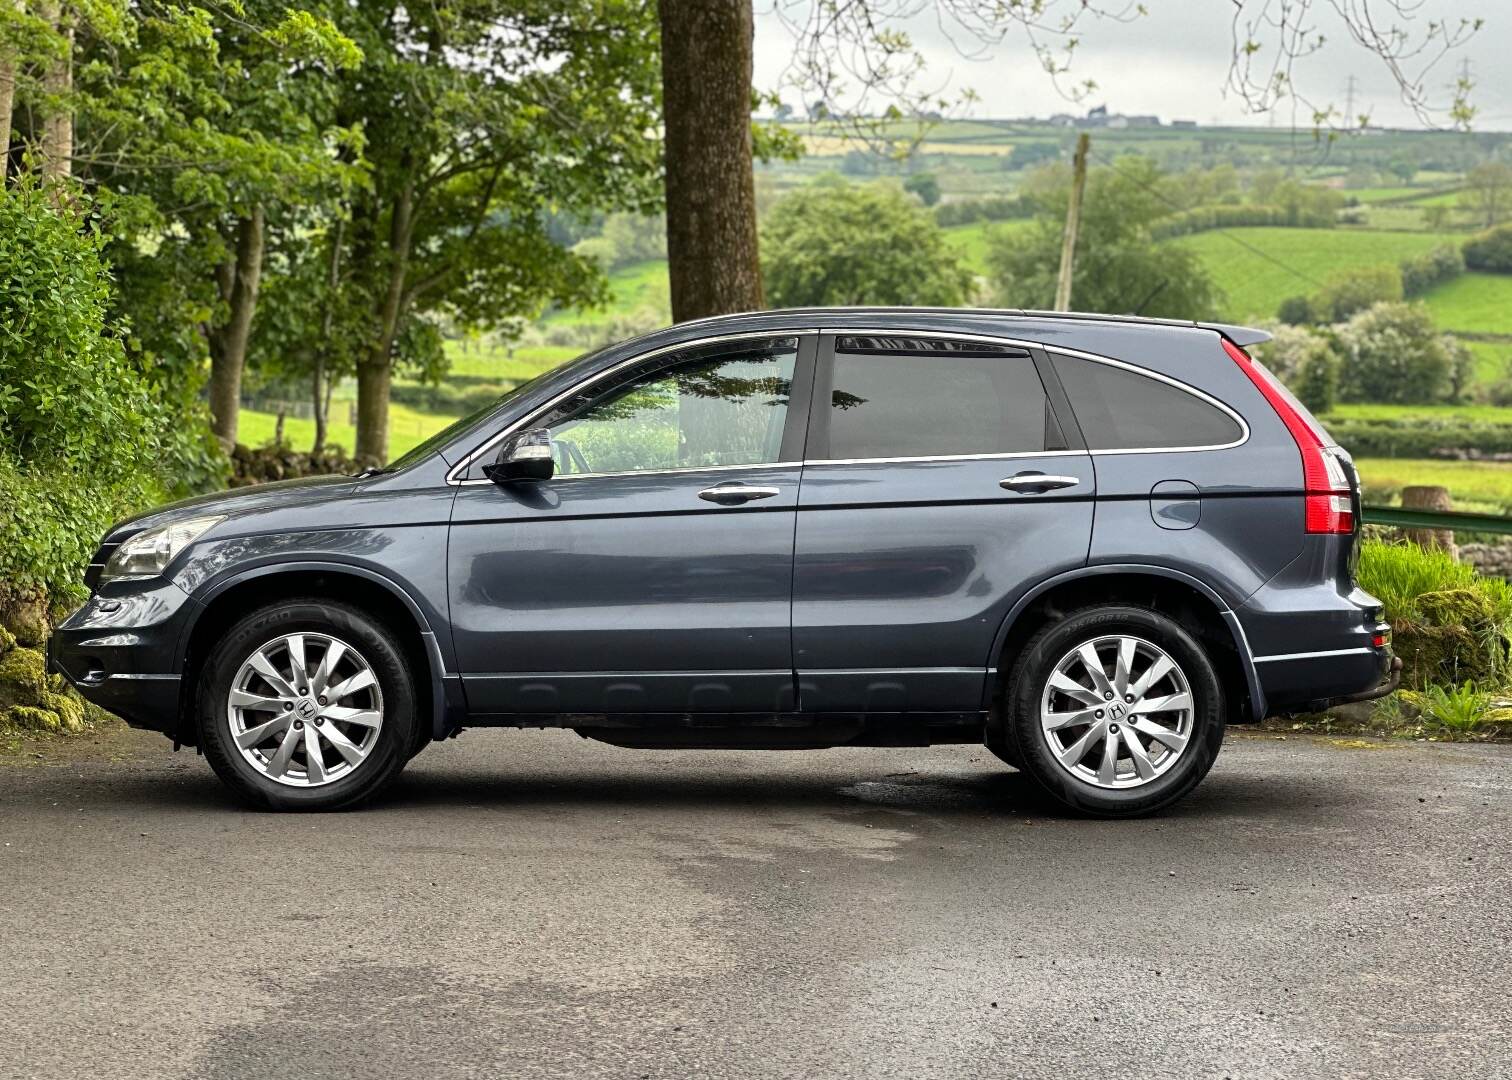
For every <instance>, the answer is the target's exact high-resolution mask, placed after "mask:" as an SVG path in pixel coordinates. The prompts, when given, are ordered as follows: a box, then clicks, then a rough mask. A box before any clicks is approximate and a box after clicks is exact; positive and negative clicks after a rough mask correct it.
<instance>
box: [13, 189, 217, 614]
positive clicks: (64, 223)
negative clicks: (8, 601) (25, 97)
mask: <svg viewBox="0 0 1512 1080" xmlns="http://www.w3.org/2000/svg"><path fill="white" fill-rule="evenodd" d="M100 249H101V239H100V237H99V236H98V235H96V234H95V233H94V232H93V231H91V229H90V228H89V224H88V223H87V222H86V221H84V220H82V219H81V218H80V217H79V215H78V214H77V213H76V212H75V211H73V210H72V209H69V208H68V207H66V206H65V207H62V208H59V207H55V206H54V205H53V204H52V202H51V201H50V200H49V199H48V198H47V197H46V196H45V195H43V194H42V193H41V192H40V191H38V190H36V189H35V188H34V187H32V186H29V185H27V184H25V183H22V184H19V185H17V186H13V187H10V188H7V189H5V190H3V191H0V592H4V591H5V590H10V591H13V592H14V591H17V590H21V591H35V590H38V589H40V590H43V591H45V592H46V593H48V594H50V595H51V596H52V597H53V598H55V599H66V598H69V597H77V596H78V595H79V594H80V593H81V592H82V588H81V577H82V572H83V569H84V565H85V564H86V563H87V562H88V559H89V555H90V553H91V552H92V551H93V550H94V548H95V546H96V544H97V543H98V542H99V539H100V535H101V533H103V532H104V531H105V529H106V527H107V526H109V525H110V523H111V522H112V521H113V520H115V519H116V518H119V517H121V516H123V515H125V514H127V513H129V512H131V511H133V510H135V509H138V508H140V507H142V506H144V505H147V504H150V503H152V502H155V501H160V500H161V499H162V498H163V497H164V496H165V494H167V493H169V492H170V491H173V490H174V489H177V488H180V487H181V483H182V475H181V474H180V473H178V467H179V466H182V465H184V463H185V462H187V461H190V460H192V459H195V457H196V455H199V458H198V460H199V461H200V464H201V465H208V463H210V462H211V461H212V458H211V452H210V451H208V450H205V449H204V448H203V446H202V445H201V446H200V448H199V449H196V440H198V443H199V444H203V442H204V440H205V429H204V427H203V426H202V425H196V424H193V423H185V422H184V420H183V418H182V417H178V416H174V415H172V414H171V413H170V412H169V410H168V409H166V408H165V407H164V406H163V405H162V404H161V402H160V400H159V399H158V397H157V396H156V395H155V393H154V390H153V387H152V385H151V383H150V381H149V379H148V378H147V377H146V374H145V373H144V372H142V371H141V370H140V369H139V368H138V367H137V365H136V364H135V363H134V362H133V361H132V360H131V359H130V358H128V356H127V355H126V351H125V349H124V348H123V346H122V337H123V335H124V333H125V328H124V327H121V326H118V325H115V324H114V323H112V322H111V320H110V317H109V314H108V313H109V303H110V298H111V282H110V278H109V275H108V274H107V272H106V269H105V265H104V262H103V260H102V258H101V253H100ZM0 599H3V597H0Z"/></svg>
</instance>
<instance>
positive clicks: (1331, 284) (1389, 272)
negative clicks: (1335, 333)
mask: <svg viewBox="0 0 1512 1080" xmlns="http://www.w3.org/2000/svg"><path fill="white" fill-rule="evenodd" d="M1401 299H1402V272H1401V271H1400V270H1399V269H1398V268H1397V267H1395V266H1364V267H1360V268H1359V269H1357V270H1350V271H1347V272H1345V273H1341V274H1335V275H1334V276H1333V277H1331V278H1329V279H1328V281H1326V282H1324V284H1323V288H1322V289H1321V290H1320V291H1319V293H1318V295H1317V296H1315V297H1314V298H1313V300H1312V308H1313V313H1314V315H1315V316H1316V317H1317V318H1318V320H1319V321H1320V322H1330V323H1338V322H1343V321H1344V320H1345V319H1348V318H1349V317H1350V316H1352V315H1355V314H1357V313H1358V312H1361V311H1364V310H1365V309H1366V308H1369V307H1372V306H1373V305H1375V304H1383V303H1391V302H1394V301H1398V300H1401Z"/></svg>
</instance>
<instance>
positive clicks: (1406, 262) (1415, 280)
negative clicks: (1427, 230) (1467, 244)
mask: <svg viewBox="0 0 1512 1080" xmlns="http://www.w3.org/2000/svg"><path fill="white" fill-rule="evenodd" d="M1399 266H1400V269H1401V273H1402V295H1403V296H1405V297H1407V298H1409V299H1411V298H1412V297H1415V296H1422V295H1423V294H1424V293H1425V292H1427V291H1428V290H1429V289H1431V288H1433V287H1434V286H1435V285H1442V284H1443V283H1444V282H1446V281H1453V280H1454V279H1455V278H1457V277H1459V276H1460V275H1461V274H1463V273H1464V272H1465V260H1464V257H1463V256H1462V255H1461V254H1460V252H1459V249H1458V248H1456V247H1454V246H1453V245H1452V244H1443V245H1441V246H1439V247H1436V248H1434V249H1433V250H1432V251H1427V252H1424V253H1423V254H1421V255H1414V256H1412V257H1411V258H1409V259H1403V260H1402V261H1401V263H1400V264H1399Z"/></svg>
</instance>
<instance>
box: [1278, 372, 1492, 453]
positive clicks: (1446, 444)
mask: <svg viewBox="0 0 1512 1080" xmlns="http://www.w3.org/2000/svg"><path fill="white" fill-rule="evenodd" d="M1303 381H1304V382H1305V381H1306V377H1305V376H1304V378H1303ZM1293 390H1294V391H1295V392H1296V393H1297V396H1298V397H1301V398H1302V399H1303V401H1304V402H1305V403H1306V404H1307V407H1308V408H1310V409H1312V410H1313V411H1314V412H1326V411H1327V409H1326V408H1323V409H1320V408H1319V407H1318V406H1317V405H1315V404H1314V403H1313V402H1311V401H1308V400H1307V398H1306V395H1304V394H1303V393H1302V387H1301V386H1300V385H1293ZM1325 422H1326V423H1327V425H1328V431H1329V434H1331V435H1332V436H1333V437H1334V438H1335V439H1337V440H1338V442H1339V445H1340V446H1342V447H1344V448H1345V449H1346V450H1348V451H1349V452H1350V453H1351V454H1353V455H1355V456H1356V457H1384V458H1390V457H1399V458H1429V457H1440V458H1442V457H1463V456H1466V455H1467V452H1469V451H1474V452H1478V453H1481V454H1512V424H1481V423H1473V422H1471V421H1468V420H1459V419H1447V420H1443V419H1438V418H1434V417H1422V418H1418V417H1413V418H1410V419H1409V418H1402V419H1391V420H1340V419H1336V418H1333V417H1325Z"/></svg>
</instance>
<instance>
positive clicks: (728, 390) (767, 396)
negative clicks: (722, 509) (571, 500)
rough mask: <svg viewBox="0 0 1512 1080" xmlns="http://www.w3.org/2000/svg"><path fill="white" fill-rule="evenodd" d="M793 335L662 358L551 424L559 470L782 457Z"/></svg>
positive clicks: (592, 391) (562, 409)
mask: <svg viewBox="0 0 1512 1080" xmlns="http://www.w3.org/2000/svg"><path fill="white" fill-rule="evenodd" d="M797 359H798V343H797V339H796V338H783V339H778V340H775V341H773V340H770V339H767V340H762V341H752V342H737V343H733V344H729V343H723V344H721V345H719V346H717V347H712V348H705V349H702V350H698V351H690V352H689V353H687V354H685V355H682V356H678V357H673V358H670V359H669V358H667V357H660V358H658V359H657V360H656V361H654V362H651V363H650V364H648V366H647V368H646V369H645V370H643V371H641V372H639V373H637V374H632V375H630V376H629V377H628V378H626V379H625V380H623V381H621V382H619V383H617V384H615V385H614V386H613V387H611V388H610V389H608V390H603V389H597V388H592V387H590V388H589V390H588V391H587V392H585V394H584V395H579V396H577V397H575V398H573V399H571V400H569V401H568V402H567V403H565V404H564V405H562V406H559V407H558V408H557V409H556V410H555V411H554V412H553V413H552V414H551V415H550V416H548V417H546V418H545V421H544V423H545V426H547V427H549V428H550V429H551V437H552V444H553V449H554V450H555V456H556V463H557V471H558V472H559V473H561V474H565V475H569V476H570V475H572V474H574V473H588V472H592V473H620V472H640V471H646V470H657V471H662V470H667V469H695V468H699V467H702V466H709V465H756V464H764V463H767V462H774V461H777V460H778V454H779V452H780V450H781V447H782V429H783V425H784V424H785V423H786V421H787V413H788V395H789V392H790V391H791V389H792V383H793V368H794V365H795V364H796V363H797Z"/></svg>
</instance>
